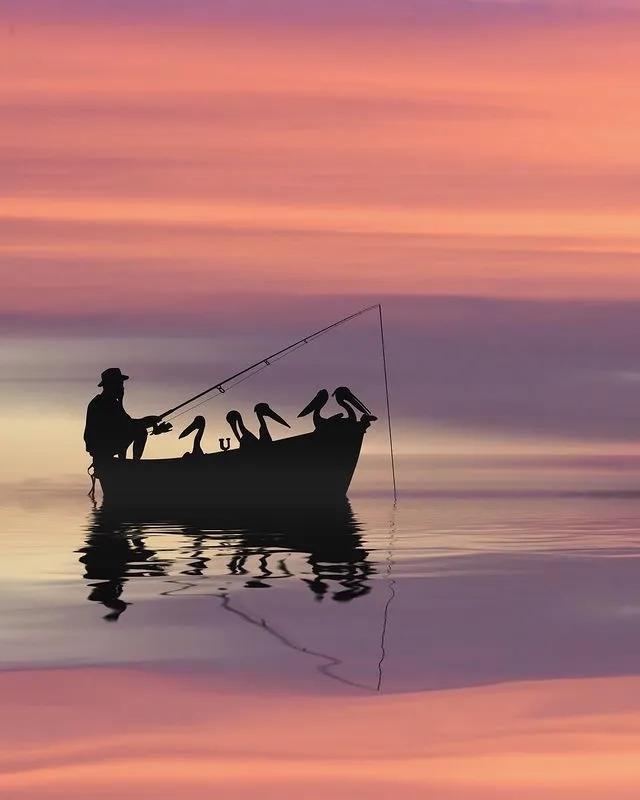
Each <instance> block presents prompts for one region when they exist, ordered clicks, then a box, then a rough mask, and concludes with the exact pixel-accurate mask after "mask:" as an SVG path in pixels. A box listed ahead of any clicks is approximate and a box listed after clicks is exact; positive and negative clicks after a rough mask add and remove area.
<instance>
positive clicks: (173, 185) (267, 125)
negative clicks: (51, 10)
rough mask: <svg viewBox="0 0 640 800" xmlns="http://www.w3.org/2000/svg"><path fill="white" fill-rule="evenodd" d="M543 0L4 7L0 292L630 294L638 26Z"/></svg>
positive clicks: (131, 297)
mask: <svg viewBox="0 0 640 800" xmlns="http://www.w3.org/2000/svg"><path fill="white" fill-rule="evenodd" d="M41 5H42V4H41ZM45 5H46V4H45ZM433 5H434V4H429V3H426V4H424V7H425V9H426V8H427V7H429V8H430V7H432V6H433ZM547 5H549V4H547ZM551 5H553V4H551ZM561 5H564V6H565V11H566V6H568V7H569V8H570V10H571V13H567V14H565V15H564V16H560V17H558V18H557V19H555V18H554V20H550V19H549V16H548V12H547V13H546V15H545V14H541V13H533V10H535V8H536V4H533V5H530V6H527V7H526V8H525V9H524V10H519V9H515V8H514V7H513V6H511V7H509V8H507V9H504V8H503V9H502V10H500V8H499V7H498V6H497V5H496V4H485V5H484V6H482V7H480V6H478V7H477V8H476V10H475V11H474V12H473V13H471V12H469V13H463V12H462V11H460V9H458V12H457V15H455V16H453V17H452V16H451V15H449V16H448V17H447V18H446V19H442V18H436V19H430V21H429V22H428V23H427V22H423V23H421V24H416V25H410V24H409V23H408V22H406V20H405V22H404V23H403V22H402V20H397V21H396V24H394V25H391V26H388V27H385V26H384V25H382V23H380V24H378V25H376V24H375V20H374V19H373V18H369V17H366V16H365V21H366V22H367V24H366V25H363V26H362V27H361V28H358V27H356V28H355V29H354V27H353V25H349V26H347V27H343V26H341V25H339V24H337V23H332V24H327V25H324V26H320V27H317V26H314V25H311V24H308V25H304V24H303V23H302V22H301V21H300V20H299V19H297V20H296V22H297V24H296V25H287V24H285V23H284V22H282V21H281V23H280V24H273V25H269V26H267V25H264V24H258V22H256V21H255V19H254V17H255V15H256V14H257V12H256V10H255V8H254V7H253V6H251V4H247V9H248V10H247V12H246V13H247V17H246V20H245V24H244V25H238V24H237V20H236V21H235V22H231V21H220V20H218V21H216V22H210V23H208V24H206V25H200V24H197V22H194V21H193V19H192V17H191V16H190V14H187V13H186V14H185V15H184V16H182V17H179V16H178V12H177V11H176V8H175V7H174V6H172V4H170V3H167V4H164V5H163V6H162V9H163V14H162V15H161V18H162V21H163V22H166V21H167V20H169V21H171V20H173V21H175V23H176V24H175V25H172V26H169V25H166V24H163V25H151V24H140V23H141V22H142V21H144V20H145V19H147V20H148V19H151V17H149V16H147V17H145V16H144V13H143V12H144V9H145V5H144V3H142V4H134V6H132V7H131V8H132V9H133V11H136V10H137V12H139V15H138V16H137V17H136V18H135V21H136V24H125V22H126V21H123V20H120V21H119V22H118V21H114V19H109V18H106V19H100V20H98V19H97V17H96V16H95V15H94V18H91V16H90V15H89V16H88V15H85V16H83V17H80V16H79V17H78V18H77V19H76V20H75V21H73V20H69V19H67V20H66V21H65V22H64V23H62V22H60V23H59V24H58V23H54V22H53V21H52V19H51V18H48V19H47V20H46V22H43V21H42V20H40V21H38V19H37V18H36V17H35V16H33V15H31V16H30V15H29V14H26V16H22V17H21V18H18V17H16V18H15V19H14V21H13V23H12V24H11V25H9V26H7V27H5V28H4V29H3V31H2V34H1V36H2V42H1V44H2V46H1V50H2V55H1V56H0V59H1V62H0V63H1V65H2V69H1V70H0V99H1V101H2V105H3V124H2V128H1V130H0V169H1V172H2V175H3V181H2V186H1V187H0V195H1V196H0V232H1V234H2V235H1V242H0V270H2V273H3V293H2V299H1V300H0V314H7V313H14V314H15V313H18V314H22V313H30V314H36V315H43V314H46V315H50V314H54V315H63V316H74V315H77V314H79V313H83V314H92V313H97V312H105V311H109V310H110V309H113V308H114V307H116V308H119V309H123V310H125V311H134V312H135V311H143V312H145V313H151V314H154V313H164V312H166V311H167V309H173V308H175V307H176V305H177V304H180V305H186V306H187V307H190V305H191V304H195V306H199V307H203V306H204V307H206V306H207V305H209V306H211V304H212V302H215V298H216V297H218V296H219V295H220V294H227V293H233V292H244V291H247V290H252V291H254V292H258V293H263V294H267V295H274V296H275V295H278V294H281V293H291V292H298V293H303V294H306V295H312V294H317V293H320V294H324V295H327V294H328V295H339V294H351V295H353V294H360V293H363V292H366V293H370V294H373V295H377V296H381V297H383V296H386V295H390V294H405V295H406V294H475V295H484V296H487V295H488V296H518V297H523V296H524V297H564V298H578V297H602V296H606V297H611V298H621V297H624V298H628V297H638V296H640V277H639V276H640V272H639V271H638V269H637V256H638V251H639V249H640V233H639V230H640V228H639V226H638V221H639V219H638V206H639V203H640V194H639V192H638V189H637V186H638V180H637V175H638V172H639V170H640V151H638V148H637V136H636V133H637V129H638V122H639V118H638V117H639V112H638V108H639V107H640V104H639V102H638V100H639V99H640V98H639V93H640V90H639V89H638V85H637V80H636V78H635V76H636V74H637V72H638V70H639V68H640V51H638V48H637V37H638V32H639V30H638V29H639V24H638V22H637V19H636V17H635V15H632V16H628V17H627V16H625V17H620V16H618V15H616V14H613V13H611V14H610V16H609V17H607V16H606V15H605V14H603V13H601V14H600V16H599V17H598V18H597V19H595V18H593V17H590V16H589V15H586V14H585V13H584V8H585V7H586V6H585V4H578V3H573V4H561ZM249 6H251V8H253V11H251V8H249ZM30 7H31V6H30V5H28V6H26V9H27V11H28V9H29V8H30ZM352 7H354V4H352ZM581 7H582V11H583V13H582V15H581V14H579V13H578V12H577V10H580V8H581ZM100 8H102V7H101V6H100V5H99V4H97V5H96V6H95V8H94V10H96V9H97V11H96V14H97V13H98V11H99V10H100ZM198 8H200V10H202V8H201V7H199V6H198V4H197V3H193V4H190V5H189V6H188V9H191V11H194V9H195V10H196V11H197V10H198ZM479 8H481V9H482V14H480V11H479V10H478V9H479ZM558 8H559V6H558ZM532 9H533V10H532ZM250 12H251V13H250ZM525 12H526V13H525ZM574 12H575V13H574ZM601 12H602V7H601ZM25 13H26V12H25ZM132 13H133V12H132ZM252 15H253V16H252ZM134 16H135V15H134ZM374 16H375V15H374ZM130 21H131V20H130Z"/></svg>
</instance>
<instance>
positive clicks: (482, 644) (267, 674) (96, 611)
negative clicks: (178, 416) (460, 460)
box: [0, 486, 640, 692]
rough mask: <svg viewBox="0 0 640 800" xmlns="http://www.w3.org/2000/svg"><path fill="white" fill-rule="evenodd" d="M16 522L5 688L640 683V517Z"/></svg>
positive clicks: (598, 507)
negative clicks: (237, 679) (9, 684)
mask: <svg viewBox="0 0 640 800" xmlns="http://www.w3.org/2000/svg"><path fill="white" fill-rule="evenodd" d="M83 488H84V487H82V486H78V487H77V489H76V490H75V491H74V490H72V489H71V488H69V489H59V490H58V491H57V492H51V491H50V492H49V493H46V492H44V491H43V492H42V493H41V494H40V495H34V494H33V493H24V491H23V492H16V493H15V494H14V496H13V497H12V498H11V499H9V500H7V501H6V502H5V505H4V507H3V509H2V514H3V531H2V539H3V541H2V550H3V553H4V554H5V556H4V559H3V562H2V565H1V567H0V572H1V574H2V587H3V591H2V594H3V601H2V605H3V610H4V614H3V616H2V621H1V623H0V625H1V627H0V630H1V634H2V641H3V647H2V653H1V655H0V664H1V665H2V667H3V668H4V669H8V668H15V667H19V668H25V667H30V668H32V667H36V666H37V667H63V666H69V665H106V664H111V665H114V664H118V665H132V664H140V663H144V664H147V665H148V664H170V665H172V666H175V667H180V668H182V667H189V668H191V669H197V670H199V671H201V670H205V671H210V672H213V673H222V674H244V675H248V676H251V675H254V676H255V677H256V678H258V677H259V678H260V680H265V679H269V680H273V681H274V682H275V683H282V682H285V683H286V684H287V685H289V686H291V685H294V684H301V685H304V686H305V687H306V688H307V689H309V690H313V691H314V692H316V691H317V692H332V691H335V690H336V689H338V688H340V687H339V684H342V685H343V686H344V685H348V686H350V687H351V688H352V689H353V690H354V691H363V692H371V691H377V690H378V689H381V690H382V691H387V692H406V691H416V690H425V689H441V688H444V687H464V686H472V685H477V684H483V683H497V682H500V681H514V680H524V679H541V678H554V677H581V676H603V675H629V674H636V673H637V672H639V671H640V644H639V640H638V617H639V615H640V601H639V596H638V585H639V583H640V580H639V579H640V560H638V556H639V555H640V524H639V513H640V500H639V499H637V498H634V497H633V496H627V497H611V496H606V495H604V496H591V497H580V496H577V495H575V496H565V497H552V496H538V497H528V498H527V497H520V498H518V497H509V496H503V497H493V498H492V497H479V496H475V497H462V496H461V497H454V496H451V497H429V496H425V497H417V496H413V497H408V498H401V500H400V503H399V504H398V507H397V508H396V509H394V508H393V506H392V504H391V503H390V501H389V500H388V499H385V498H380V497H368V496H367V495H366V494H365V495H357V496H355V497H353V498H352V500H351V502H350V503H349V504H345V507H344V508H341V509H338V510H333V511H331V512H327V513H326V514H324V515H322V514H313V515H309V514H305V513H304V512H302V513H291V512H289V513H288V512H286V511H284V510H283V511H282V512H272V513H270V514H257V515H256V514H252V513H249V512H244V513H243V512H241V511H239V512H238V513H237V514H234V515H233V516H226V517H220V516H219V515H218V516H216V515H215V514H209V515H206V514H200V515H196V514H191V515H189V514H188V513H185V514H183V515H180V516H179V517H178V518H169V519H168V518H165V517H162V516H159V517H157V518H150V517H149V515H148V514H147V515H146V516H145V515H144V514H141V515H139V516H138V517H132V516H131V515H128V516H119V515H118V514H115V513H113V512H108V511H104V510H102V509H101V508H100V505H99V504H98V505H97V507H96V508H93V506H92V504H91V502H90V501H89V499H88V498H86V497H85V496H84V495H83V492H82V490H83Z"/></svg>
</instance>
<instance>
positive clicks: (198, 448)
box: [178, 414, 206, 456]
mask: <svg viewBox="0 0 640 800" xmlns="http://www.w3.org/2000/svg"><path fill="white" fill-rule="evenodd" d="M205 425H206V420H205V418H204V417H201V416H200V414H198V416H197V417H194V420H193V422H192V423H191V424H190V425H187V427H186V428H185V429H184V430H183V431H182V433H181V434H180V436H178V439H184V437H185V436H188V435H189V434H190V433H193V432H194V431H196V435H195V437H194V439H193V448H192V450H191V452H190V453H185V456H203V455H204V452H203V451H202V444H201V442H202V435H203V433H204V426H205Z"/></svg>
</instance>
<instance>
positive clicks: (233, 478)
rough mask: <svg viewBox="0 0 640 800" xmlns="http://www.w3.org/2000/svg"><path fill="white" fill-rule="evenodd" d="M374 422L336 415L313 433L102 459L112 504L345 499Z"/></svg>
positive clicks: (98, 470) (101, 473) (98, 472)
mask: <svg viewBox="0 0 640 800" xmlns="http://www.w3.org/2000/svg"><path fill="white" fill-rule="evenodd" d="M369 425H370V421H369V420H368V419H366V418H365V419H363V420H350V419H339V420H332V421H331V422H330V423H328V424H326V425H323V426H321V427H319V428H318V429H316V430H315V431H313V432H312V433H306V434H302V435H300V436H291V437H288V438H285V439H279V440H276V441H273V442H257V443H255V444H251V445H247V446H244V447H239V448H237V449H234V450H228V451H224V452H219V453H211V454H205V455H198V456H196V455H187V456H183V457H182V458H159V459H141V460H139V461H132V460H128V459H123V460H121V459H117V458H113V459H110V460H108V461H104V462H102V463H100V464H96V465H95V477H96V478H97V479H98V480H99V481H100V485H101V487H102V491H103V495H104V501H105V503H108V504H123V505H144V504H149V503H151V504H154V505H156V506H162V505H167V506H174V507H175V506H180V505H181V506H184V507H187V506H188V507H192V506H219V507H230V506H235V507H242V506H268V505H270V506H284V507H291V506H300V505H304V506H319V507H321V506H326V505H327V504H330V503H334V502H336V501H339V500H340V499H344V497H345V496H346V494H347V490H348V489H349V485H350V483H351V479H352V477H353V474H354V471H355V469H356V465H357V463H358V458H359V456H360V449H361V446H362V441H363V437H364V433H365V431H366V429H367V428H368V427H369Z"/></svg>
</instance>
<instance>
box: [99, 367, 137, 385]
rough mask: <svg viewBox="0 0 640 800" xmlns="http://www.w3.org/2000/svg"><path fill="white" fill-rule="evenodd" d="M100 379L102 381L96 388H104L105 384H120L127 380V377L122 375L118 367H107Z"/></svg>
mask: <svg viewBox="0 0 640 800" xmlns="http://www.w3.org/2000/svg"><path fill="white" fill-rule="evenodd" d="M100 377H101V378H102V380H101V381H100V383H99V384H98V386H104V385H105V383H122V381H128V380H129V376H128V375H123V374H122V372H121V371H120V368H119V367H109V368H108V369H105V371H104V372H103V373H102V375H101V376H100Z"/></svg>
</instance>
